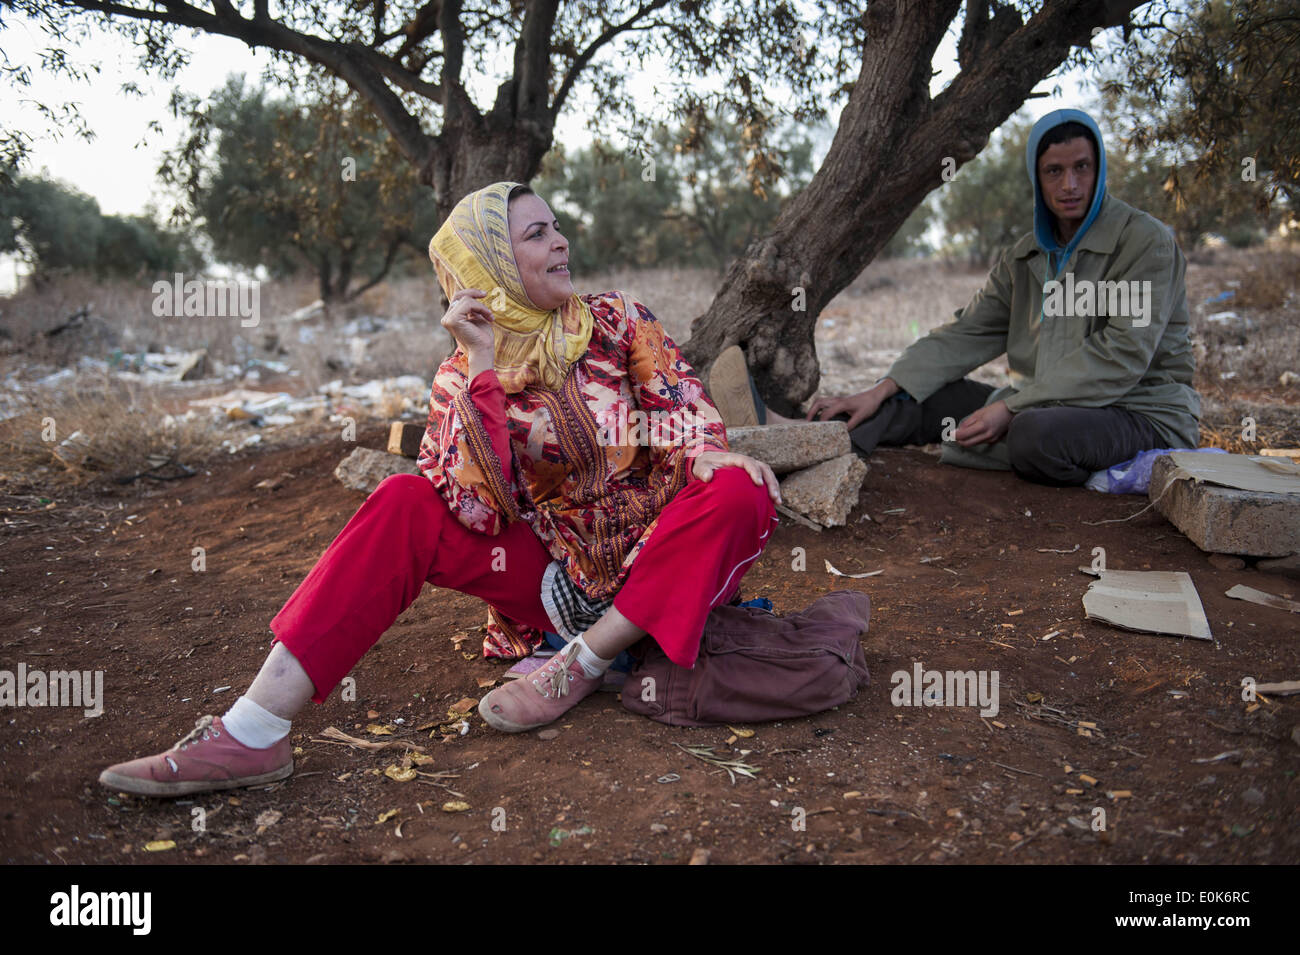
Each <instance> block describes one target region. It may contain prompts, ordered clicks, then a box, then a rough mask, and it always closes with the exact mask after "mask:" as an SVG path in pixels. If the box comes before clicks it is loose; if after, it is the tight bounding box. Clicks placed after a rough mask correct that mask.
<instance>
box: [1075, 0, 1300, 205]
mask: <svg viewBox="0 0 1300 955" xmlns="http://www.w3.org/2000/svg"><path fill="white" fill-rule="evenodd" d="M1144 12H1145V14H1146V15H1145V17H1144V18H1143V22H1144V23H1149V24H1155V23H1158V24H1159V25H1160V26H1161V27H1162V29H1160V30H1158V31H1145V30H1139V31H1137V32H1135V33H1133V34H1132V35H1131V36H1130V37H1129V38H1128V42H1127V43H1125V44H1124V45H1123V46H1122V47H1119V48H1118V49H1117V50H1115V51H1114V52H1113V54H1112V55H1111V56H1110V57H1109V58H1108V60H1109V62H1110V67H1109V68H1107V69H1106V70H1104V71H1103V73H1102V77H1101V85H1102V89H1103V92H1104V94H1105V102H1106V106H1107V109H1108V111H1109V112H1110V113H1112V115H1114V116H1115V117H1116V118H1117V121H1118V126H1119V128H1120V129H1121V130H1122V131H1123V132H1124V134H1125V137H1126V139H1128V141H1129V142H1130V143H1132V144H1133V145H1134V146H1135V147H1136V148H1137V149H1138V151H1139V153H1143V154H1145V153H1148V152H1154V153H1158V154H1162V155H1163V158H1164V159H1165V161H1166V163H1167V164H1168V166H1169V167H1170V175H1169V177H1168V178H1167V184H1168V188H1169V192H1170V193H1172V194H1173V195H1174V196H1175V198H1176V199H1178V201H1179V205H1180V206H1185V207H1193V206H1195V205H1196V204H1197V202H1201V203H1204V202H1205V200H1206V198H1207V195H1208V196H1211V197H1217V198H1218V199H1219V200H1220V203H1221V204H1223V205H1225V206H1227V207H1228V208H1231V207H1232V206H1233V205H1234V204H1235V201H1234V200H1233V199H1232V198H1229V196H1228V190H1229V189H1230V190H1231V191H1232V192H1237V193H1247V194H1249V197H1250V199H1252V200H1253V201H1254V202H1255V203H1256V204H1257V205H1258V206H1259V207H1260V209H1261V210H1264V209H1266V208H1267V207H1268V205H1269V204H1270V203H1273V202H1276V201H1278V200H1281V201H1282V202H1283V203H1284V204H1285V205H1286V206H1287V207H1288V209H1289V210H1290V211H1291V212H1292V213H1294V210H1295V209H1296V208H1297V206H1296V202H1297V199H1300V95H1298V91H1300V0H1233V2H1231V3H1228V2H1227V0H1203V2H1200V3H1196V4H1191V5H1182V4H1177V5H1175V4H1173V3H1170V2H1168V0H1162V2H1160V3H1156V4H1152V5H1151V6H1150V7H1148V8H1146V10H1145V11H1144Z"/></svg>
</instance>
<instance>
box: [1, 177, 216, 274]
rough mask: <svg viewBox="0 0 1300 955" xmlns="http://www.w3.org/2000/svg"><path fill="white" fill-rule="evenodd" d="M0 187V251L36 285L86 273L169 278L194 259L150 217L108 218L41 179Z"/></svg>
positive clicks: (82, 197) (181, 240) (180, 239)
mask: <svg viewBox="0 0 1300 955" xmlns="http://www.w3.org/2000/svg"><path fill="white" fill-rule="evenodd" d="M8 180H9V184H8V185H3V186H0V252H8V253H12V254H15V255H17V256H18V257H19V258H20V259H21V260H22V261H23V263H24V264H25V265H26V267H27V269H28V274H29V275H30V276H31V280H32V281H33V282H36V283H38V284H44V283H46V282H49V281H51V280H53V279H54V278H56V277H57V276H60V275H66V274H69V273H72V272H85V273H89V274H93V275H95V276H97V277H99V278H107V277H110V276H111V277H119V278H134V277H139V276H145V277H154V276H159V275H167V274H169V273H171V272H174V271H176V270H178V269H185V268H189V267H191V266H193V265H195V264H197V262H198V261H199V255H198V253H197V252H196V251H195V249H194V246H193V244H192V243H191V242H190V241H189V240H188V239H187V238H186V237H185V236H184V235H183V234H182V233H180V232H177V231H172V230H169V229H166V228H163V227H162V226H160V225H158V223H156V222H155V221H153V219H151V218H149V217H148V216H106V215H104V214H103V213H101V212H100V209H99V203H98V202H96V201H95V200H94V199H93V198H92V197H91V196H88V195H86V194H85V193H83V192H80V191H78V190H76V189H74V188H72V187H70V186H66V185H64V184H62V183H59V182H55V181H53V180H49V179H45V178H43V177H39V176H36V177H33V176H14V175H13V173H12V171H10V175H9V177H8Z"/></svg>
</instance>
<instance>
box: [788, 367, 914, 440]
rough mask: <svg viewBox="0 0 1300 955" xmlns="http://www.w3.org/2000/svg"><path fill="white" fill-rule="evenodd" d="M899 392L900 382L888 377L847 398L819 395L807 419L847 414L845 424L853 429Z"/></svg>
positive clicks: (827, 419)
mask: <svg viewBox="0 0 1300 955" xmlns="http://www.w3.org/2000/svg"><path fill="white" fill-rule="evenodd" d="M898 392H899V387H898V383H897V382H896V381H894V379H892V378H886V379H885V380H884V381H882V382H880V384H878V385H876V386H875V387H873V388H868V389H867V390H866V391H860V392H858V393H857V394H856V395H849V396H848V397H847V398H823V397H821V396H818V397H817V398H815V399H813V403H812V406H811V407H810V408H809V409H808V414H807V420H809V421H829V420H830V419H832V418H834V417H835V416H836V415H837V414H847V415H848V416H849V420H848V421H846V422H845V424H844V426H845V427H846V428H847V429H848V430H850V431H852V430H853V429H854V428H856V427H857V426H858V425H860V424H862V422H864V421H866V420H867V419H868V418H870V417H871V416H872V415H874V414H875V413H876V412H877V411H879V410H880V406H881V405H883V404H884V403H885V402H886V401H887V400H889V399H890V398H892V397H893V396H894V395H896V394H898Z"/></svg>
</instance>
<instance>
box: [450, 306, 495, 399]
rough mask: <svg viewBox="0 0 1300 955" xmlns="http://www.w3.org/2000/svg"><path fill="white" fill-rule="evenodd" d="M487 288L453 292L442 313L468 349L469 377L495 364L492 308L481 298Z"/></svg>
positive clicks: (455, 337)
mask: <svg viewBox="0 0 1300 955" xmlns="http://www.w3.org/2000/svg"><path fill="white" fill-rule="evenodd" d="M486 296H487V292H484V291H483V290H482V289H477V288H464V289H461V290H460V291H458V292H457V293H456V294H455V295H453V296H452V299H451V304H450V306H449V307H448V309H447V313H446V314H445V315H443V316H442V327H443V328H445V329H447V331H449V332H451V337H452V338H454V339H455V340H456V344H457V345H459V346H460V347H461V350H462V351H464V352H465V357H466V359H467V360H468V362H469V377H470V378H471V379H473V377H474V376H475V375H477V374H478V373H479V372H480V371H487V370H488V369H489V368H491V367H492V363H493V357H494V356H493V352H494V350H495V346H496V334H495V332H493V330H492V322H493V318H492V310H491V309H489V308H488V307H487V306H486V305H484V304H483V303H482V302H480V301H479V299H481V298H484V297H486Z"/></svg>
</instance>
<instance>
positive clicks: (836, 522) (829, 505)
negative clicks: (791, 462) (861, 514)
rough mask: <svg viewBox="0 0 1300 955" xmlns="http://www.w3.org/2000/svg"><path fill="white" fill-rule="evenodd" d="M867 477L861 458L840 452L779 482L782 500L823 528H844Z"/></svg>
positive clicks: (787, 505)
mask: <svg viewBox="0 0 1300 955" xmlns="http://www.w3.org/2000/svg"><path fill="white" fill-rule="evenodd" d="M866 476H867V465H866V463H865V462H863V461H862V459H861V458H859V457H858V456H857V455H856V454H843V455H840V456H839V457H838V458H835V459H833V460H831V461H824V462H822V463H821V464H817V465H814V466H813V467H810V468H805V469H804V470H802V471H797V472H795V473H794V474H792V475H790V476H789V477H788V478H786V479H785V480H784V481H782V482H781V500H782V501H783V502H784V503H785V505H786V507H789V508H790V509H791V510H794V511H797V512H798V513H800V514H802V515H804V516H805V517H807V518H810V519H811V520H814V521H816V522H817V523H818V524H821V525H822V526H823V527H843V526H844V524H845V522H846V521H847V520H848V516H849V512H850V511H852V510H853V508H854V507H855V506H856V505H857V503H858V492H859V490H861V488H862V482H863V480H864V479H865V478H866Z"/></svg>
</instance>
